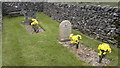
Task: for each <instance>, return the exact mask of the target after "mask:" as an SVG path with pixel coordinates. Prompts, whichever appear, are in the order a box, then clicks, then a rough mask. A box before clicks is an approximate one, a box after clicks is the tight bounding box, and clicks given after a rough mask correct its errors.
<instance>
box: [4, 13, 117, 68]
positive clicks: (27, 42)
mask: <svg viewBox="0 0 120 68" xmlns="http://www.w3.org/2000/svg"><path fill="white" fill-rule="evenodd" d="M37 16H38V17H37V18H38V19H39V21H40V25H41V26H42V27H43V28H44V29H45V32H43V33H40V34H29V33H28V32H27V31H26V29H25V28H24V27H23V25H22V24H20V22H21V21H23V20H24V17H23V16H21V17H13V18H8V17H3V18H4V20H3V22H4V24H3V66H89V65H90V64H88V63H85V62H83V61H81V60H79V58H78V57H76V56H75V55H74V54H73V53H71V52H70V51H69V50H68V49H67V48H66V47H64V46H62V45H60V44H59V43H58V41H57V38H58V36H59V23H58V22H56V21H54V20H52V19H51V18H50V17H48V16H46V15H45V14H43V13H38V15H37ZM73 33H74V34H81V35H82V37H83V39H82V43H83V44H84V45H86V46H89V47H92V48H93V49H95V50H96V51H97V46H98V44H99V43H100V42H99V41H96V40H94V39H92V38H90V37H88V36H85V35H83V34H82V33H80V32H77V31H75V30H73ZM111 47H112V53H111V54H108V56H107V58H109V59H113V62H112V63H111V64H110V65H117V64H118V51H117V48H114V47H113V46H111Z"/></svg>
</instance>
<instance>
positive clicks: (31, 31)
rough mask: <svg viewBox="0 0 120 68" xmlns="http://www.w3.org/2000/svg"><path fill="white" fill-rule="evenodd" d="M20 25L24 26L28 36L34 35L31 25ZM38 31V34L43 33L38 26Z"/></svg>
mask: <svg viewBox="0 0 120 68" xmlns="http://www.w3.org/2000/svg"><path fill="white" fill-rule="evenodd" d="M22 24H23V25H24V27H25V29H26V30H27V31H28V33H29V34H33V33H35V32H34V29H33V28H32V26H31V25H29V24H28V23H22ZM38 31H39V32H38V33H40V32H44V30H43V29H42V28H41V27H40V26H39V25H38Z"/></svg>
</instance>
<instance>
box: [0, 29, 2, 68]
mask: <svg viewBox="0 0 120 68" xmlns="http://www.w3.org/2000/svg"><path fill="white" fill-rule="evenodd" d="M0 67H2V31H0Z"/></svg>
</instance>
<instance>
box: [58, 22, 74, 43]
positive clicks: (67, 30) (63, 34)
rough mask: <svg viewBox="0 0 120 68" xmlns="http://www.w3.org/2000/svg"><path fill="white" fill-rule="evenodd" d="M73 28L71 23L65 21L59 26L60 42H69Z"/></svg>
mask: <svg viewBox="0 0 120 68" xmlns="http://www.w3.org/2000/svg"><path fill="white" fill-rule="evenodd" d="M71 30H72V26H71V23H70V21H68V20H64V21H62V22H61V23H60V25H59V36H60V37H59V40H60V41H67V40H69V35H70V34H71Z"/></svg>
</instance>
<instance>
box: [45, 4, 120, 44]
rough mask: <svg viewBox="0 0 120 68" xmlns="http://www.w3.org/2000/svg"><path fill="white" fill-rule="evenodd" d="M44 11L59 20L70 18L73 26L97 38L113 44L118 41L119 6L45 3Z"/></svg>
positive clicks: (119, 28)
mask: <svg viewBox="0 0 120 68" xmlns="http://www.w3.org/2000/svg"><path fill="white" fill-rule="evenodd" d="M43 11H44V13H45V14H47V15H48V16H50V17H52V18H53V19H55V20H56V21H58V22H61V21H63V20H69V21H70V22H71V23H72V25H73V26H72V28H74V29H77V30H79V31H81V32H82V33H84V34H87V35H89V36H91V37H93V38H95V39H100V40H102V41H107V42H109V43H112V44H117V43H118V41H117V40H116V38H117V37H118V34H119V32H120V31H119V30H120V27H119V26H118V25H119V20H118V7H110V6H100V5H98V6H96V5H85V6H81V5H74V4H66V3H44V10H43ZM117 45H118V44H117Z"/></svg>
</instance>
